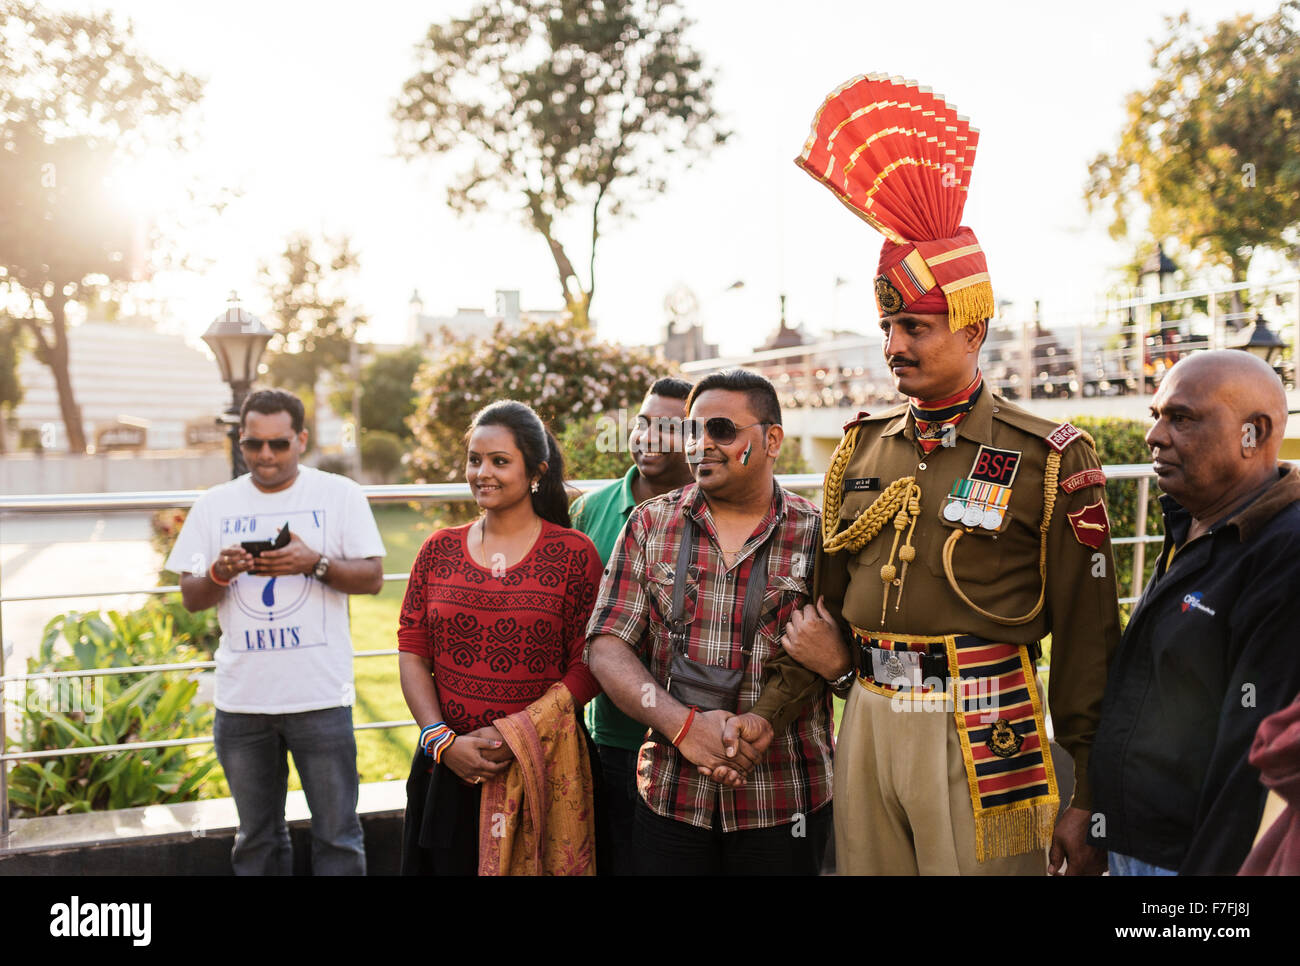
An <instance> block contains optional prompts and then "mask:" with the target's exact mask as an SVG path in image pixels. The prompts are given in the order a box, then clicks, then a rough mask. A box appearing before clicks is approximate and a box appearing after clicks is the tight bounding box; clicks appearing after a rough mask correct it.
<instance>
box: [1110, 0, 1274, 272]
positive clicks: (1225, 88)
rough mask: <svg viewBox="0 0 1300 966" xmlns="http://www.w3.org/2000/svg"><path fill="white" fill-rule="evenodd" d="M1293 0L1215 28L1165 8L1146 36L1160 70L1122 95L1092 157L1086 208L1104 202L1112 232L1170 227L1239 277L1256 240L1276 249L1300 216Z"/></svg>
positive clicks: (1159, 232) (1158, 231)
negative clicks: (1105, 145)
mask: <svg viewBox="0 0 1300 966" xmlns="http://www.w3.org/2000/svg"><path fill="white" fill-rule="evenodd" d="M1298 12H1300V3H1297V2H1296V0H1287V2H1285V3H1283V4H1282V5H1281V6H1280V7H1279V8H1278V10H1277V12H1276V13H1274V14H1273V15H1272V16H1270V17H1267V18H1264V19H1256V18H1254V17H1251V16H1238V17H1234V18H1231V19H1229V20H1224V21H1223V22H1221V23H1219V24H1218V25H1217V26H1216V27H1214V28H1213V29H1212V30H1204V29H1202V28H1198V27H1196V26H1194V25H1193V24H1192V23H1191V21H1190V19H1189V17H1188V15H1187V14H1183V15H1182V16H1180V17H1178V18H1176V19H1175V18H1169V19H1167V21H1166V23H1167V26H1168V36H1167V37H1166V38H1165V39H1164V40H1163V41H1159V42H1153V43H1152V50H1153V53H1152V59H1151V66H1152V67H1153V68H1154V69H1155V70H1156V72H1157V77H1156V80H1155V82H1154V83H1153V84H1152V86H1151V87H1150V88H1149V89H1147V90H1140V91H1135V92H1133V93H1132V94H1130V95H1129V98H1128V104H1127V115H1128V117H1127V121H1126V123H1125V126H1124V129H1123V131H1122V132H1121V134H1120V141H1119V146H1118V147H1117V148H1116V150H1115V152H1114V153H1113V154H1101V155H1098V156H1097V158H1096V159H1095V160H1094V161H1093V162H1092V164H1091V165H1090V167H1089V172H1090V177H1089V179H1088V183H1087V187H1086V189H1085V196H1086V198H1087V201H1088V204H1089V207H1090V209H1096V208H1098V207H1101V206H1102V205H1104V204H1107V203H1109V205H1110V206H1111V212H1112V216H1113V217H1112V221H1111V226H1110V230H1111V234H1112V236H1113V237H1116V238H1120V237H1124V236H1125V235H1128V234H1130V228H1131V226H1130V221H1131V219H1132V217H1133V215H1134V214H1135V212H1137V211H1138V210H1140V209H1144V210H1145V212H1146V214H1147V227H1146V231H1147V232H1149V233H1150V234H1151V235H1153V236H1154V237H1156V238H1162V239H1163V238H1175V239H1177V240H1178V242H1179V244H1180V245H1181V246H1182V247H1183V248H1184V249H1185V250H1187V251H1189V252H1197V253H1199V254H1200V255H1201V256H1202V257H1203V258H1204V259H1205V261H1206V263H1207V264H1209V265H1213V266H1221V267H1226V268H1227V269H1228V270H1229V271H1230V272H1231V275H1232V279H1233V281H1234V282H1239V281H1244V280H1245V278H1246V272H1247V269H1248V268H1249V265H1250V259H1251V256H1252V255H1253V254H1254V252H1255V251H1256V250H1258V249H1260V248H1275V249H1282V248H1285V247H1286V246H1285V244H1284V241H1283V237H1282V236H1283V233H1284V232H1286V231H1287V229H1289V228H1292V227H1294V226H1296V225H1297V224H1300V84H1297V83H1296V78H1297V77H1298V76H1300V36H1298V35H1297V29H1296V16H1297V13H1298Z"/></svg>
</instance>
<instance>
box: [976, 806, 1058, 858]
mask: <svg viewBox="0 0 1300 966" xmlns="http://www.w3.org/2000/svg"><path fill="white" fill-rule="evenodd" d="M1059 808H1060V801H1059V800H1058V799H1056V798H1045V799H1044V798H1040V799H1039V800H1038V801H1036V802H1034V803H1033V804H1032V805H1029V803H1026V802H1017V803H1016V805H1015V807H1014V808H1009V809H1006V810H1005V811H988V812H983V813H981V814H980V815H978V816H977V817H976V819H975V858H976V859H978V860H979V861H980V862H987V861H988V860H989V859H994V858H1004V857H1006V856H1011V855H1022V854H1024V853H1025V852H1033V851H1035V850H1039V849H1046V848H1047V847H1048V846H1049V845H1051V843H1052V829H1053V828H1055V826H1056V813H1057V811H1058V809H1059Z"/></svg>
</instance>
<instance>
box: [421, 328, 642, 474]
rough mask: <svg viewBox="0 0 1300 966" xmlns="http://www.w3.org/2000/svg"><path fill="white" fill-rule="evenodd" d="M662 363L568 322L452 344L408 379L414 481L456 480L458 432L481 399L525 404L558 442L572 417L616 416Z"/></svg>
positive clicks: (460, 461) (635, 400) (460, 467)
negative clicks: (413, 396)
mask: <svg viewBox="0 0 1300 966" xmlns="http://www.w3.org/2000/svg"><path fill="white" fill-rule="evenodd" d="M662 368H663V367H662V364H661V363H659V362H658V361H656V360H655V359H654V358H653V357H652V356H650V355H649V354H648V353H646V352H645V351H643V350H640V349H629V348H627V347H626V346H621V345H614V344H612V343H608V342H601V341H600V340H598V339H597V338H596V335H595V333H594V332H593V331H592V330H591V329H590V328H587V327H585V326H579V325H577V324H574V323H567V324H560V325H555V324H553V323H540V322H534V323H530V324H528V325H525V326H524V327H523V328H522V329H521V330H518V331H508V330H507V329H506V328H505V326H501V325H499V326H497V328H496V331H495V332H494V333H493V335H492V336H491V337H490V338H487V339H481V340H478V339H466V340H463V341H460V342H455V343H453V344H452V345H451V346H449V347H448V349H447V351H446V352H445V353H443V355H442V356H440V357H439V358H438V359H437V360H436V361H434V362H432V363H430V364H429V365H427V366H425V367H424V368H423V369H421V370H420V374H419V375H418V376H417V377H416V381H415V388H416V390H417V392H418V393H419V399H418V401H417V403H416V407H415V413H414V415H412V416H411V418H410V426H411V429H412V431H413V432H414V434H415V443H416V447H415V450H414V451H413V452H412V454H411V464H410V465H411V472H412V473H413V474H414V476H415V477H416V482H434V483H444V482H447V481H450V480H457V479H460V478H461V477H462V475H463V473H464V471H465V462H464V458H465V447H464V442H463V439H464V435H465V430H466V429H467V428H469V424H470V419H471V418H472V417H473V415H474V413H476V412H477V411H478V410H479V409H481V408H483V407H484V406H486V405H487V404H488V403H491V402H495V401H497V400H499V399H518V400H520V401H521V402H526V403H528V405H530V406H532V407H533V409H535V410H536V411H537V414H538V415H539V416H541V417H542V419H543V420H545V422H546V424H547V425H548V426H549V427H550V428H551V431H552V432H553V433H555V434H556V438H557V440H558V439H559V438H560V437H561V436H562V435H563V434H564V432H565V429H566V427H567V426H568V425H569V424H570V423H572V422H580V421H581V420H583V419H584V418H586V417H591V416H593V415H599V414H601V413H613V414H614V416H615V418H617V410H618V409H619V408H620V407H628V406H637V405H639V404H640V402H641V400H642V398H643V397H644V396H645V392H646V390H647V389H648V388H650V385H651V384H652V383H653V382H654V380H655V379H656V378H657V377H658V376H660V375H662V374H663V373H662V372H661V371H660V370H661V369H662ZM631 418H634V417H633V415H631V414H630V415H629V416H628V419H629V420H630V419H631ZM624 469H626V465H624ZM570 475H572V474H570Z"/></svg>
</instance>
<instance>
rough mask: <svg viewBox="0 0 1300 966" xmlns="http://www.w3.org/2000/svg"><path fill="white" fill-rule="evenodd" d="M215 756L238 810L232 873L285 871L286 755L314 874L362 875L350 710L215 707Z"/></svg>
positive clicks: (288, 863) (288, 869) (288, 865)
mask: <svg viewBox="0 0 1300 966" xmlns="http://www.w3.org/2000/svg"><path fill="white" fill-rule="evenodd" d="M212 733H213V737H214V738H215V742H216V746H217V758H218V760H220V762H221V767H222V769H223V770H224V771H225V773H226V781H227V783H229V785H230V794H231V795H232V796H234V799H235V808H236V809H237V810H238V812H239V831H238V832H236V833H235V847H234V849H233V850H232V852H231V864H232V865H233V866H234V868H235V875H290V874H292V872H293V848H292V846H291V845H290V843H289V826H288V825H287V824H285V821H284V799H285V795H286V794H287V792H288V784H289V759H288V756H287V755H286V754H285V753H286V751H288V752H292V753H293V763H294V765H296V766H297V768H298V776H299V777H300V778H301V779H302V790H303V792H304V793H305V794H306V796H307V806H308V807H309V808H310V809H311V867H312V872H313V874H315V875H365V874H366V850H365V843H364V840H363V838H362V834H361V821H360V819H358V818H357V792H358V779H357V743H356V738H355V737H354V735H353V733H352V709H351V708H349V707H343V708H326V709H324V710H321V711H303V712H300V713H298V714H234V713H231V712H226V711H221V710H219V709H218V711H217V717H216V723H215V724H214V725H213V729H212Z"/></svg>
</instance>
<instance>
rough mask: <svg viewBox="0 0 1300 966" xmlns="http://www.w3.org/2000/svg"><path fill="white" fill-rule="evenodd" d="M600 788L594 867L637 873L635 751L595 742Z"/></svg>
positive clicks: (603, 872) (615, 872) (608, 871)
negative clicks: (598, 759) (634, 838)
mask: <svg viewBox="0 0 1300 966" xmlns="http://www.w3.org/2000/svg"><path fill="white" fill-rule="evenodd" d="M596 750H597V752H598V754H599V756H600V772H601V777H600V778H599V779H598V780H599V781H600V782H601V790H602V792H603V794H601V795H599V796H597V798H596V842H597V845H598V850H597V853H596V868H597V870H599V872H600V874H601V875H636V861H635V859H636V851H635V848H634V845H633V838H632V832H633V826H634V822H633V817H634V816H635V815H636V803H637V801H638V796H637V793H636V755H637V753H636V752H635V751H628V750H626V749H624V748H615V747H614V746H613V745H597V746H596Z"/></svg>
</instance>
